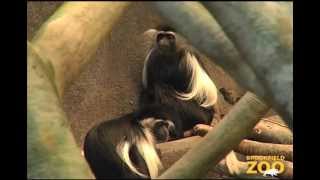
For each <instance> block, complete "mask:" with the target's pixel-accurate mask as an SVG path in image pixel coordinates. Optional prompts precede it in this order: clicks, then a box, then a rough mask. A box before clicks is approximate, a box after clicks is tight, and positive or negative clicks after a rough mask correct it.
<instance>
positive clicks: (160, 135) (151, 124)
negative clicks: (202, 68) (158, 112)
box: [140, 117, 177, 143]
mask: <svg viewBox="0 0 320 180" xmlns="http://www.w3.org/2000/svg"><path fill="white" fill-rule="evenodd" d="M140 123H141V125H142V126H143V127H144V128H149V129H150V130H151V131H152V133H153V135H154V138H155V140H156V141H157V143H162V142H167V141H169V140H172V139H175V138H177V131H176V127H175V125H174V123H173V122H172V121H171V120H164V119H156V118H153V117H151V118H146V119H144V120H142V121H141V122H140Z"/></svg>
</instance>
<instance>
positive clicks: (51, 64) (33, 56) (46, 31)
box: [27, 2, 128, 179]
mask: <svg viewBox="0 0 320 180" xmlns="http://www.w3.org/2000/svg"><path fill="white" fill-rule="evenodd" d="M127 5H128V3H126V2H68V3H65V4H64V5H62V7H61V8H59V9H58V10H57V12H55V14H54V15H53V16H52V17H50V18H49V20H48V21H47V22H46V23H45V24H44V25H43V26H42V27H41V28H40V30H39V31H38V33H37V34H36V36H35V37H34V39H33V40H32V42H31V43H29V42H27V45H28V61H27V72H28V73H27V77H28V81H27V84H28V88H27V131H28V134H27V141H28V145H27V167H28V168H27V176H28V178H32V179H33V178H41V179H42V178H44V179H48V178H51V179H61V178H62V179H92V178H93V175H92V174H91V172H90V170H89V168H88V165H87V163H86V161H85V159H84V158H83V157H82V156H81V152H80V149H79V147H78V146H77V145H76V143H75V140H74V137H73V135H72V133H71V131H70V127H69V125H68V121H67V117H66V115H65V113H64V111H63V109H62V102H61V101H62V96H63V91H64V88H65V87H66V85H67V84H68V83H69V82H70V81H71V80H72V78H73V77H74V76H77V75H78V73H79V72H80V70H81V69H82V67H83V66H84V65H85V64H87V63H88V62H89V61H90V60H91V59H92V58H91V56H92V55H93V54H94V53H95V51H96V48H97V47H98V45H99V42H100V40H101V39H102V38H103V37H104V36H105V35H106V34H108V33H110V31H111V28H112V26H113V24H114V23H115V22H116V20H117V19H118V18H119V17H120V16H121V14H122V13H123V12H124V10H125V8H126V7H127Z"/></svg>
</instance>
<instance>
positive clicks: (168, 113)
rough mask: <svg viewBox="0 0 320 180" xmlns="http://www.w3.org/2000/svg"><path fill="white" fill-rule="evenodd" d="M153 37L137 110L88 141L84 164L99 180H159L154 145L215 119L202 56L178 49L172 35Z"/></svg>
mask: <svg viewBox="0 0 320 180" xmlns="http://www.w3.org/2000/svg"><path fill="white" fill-rule="evenodd" d="M153 31H154V32H155V34H156V35H155V36H154V37H155V38H154V41H153V45H152V47H151V49H150V51H149V52H148V55H147V57H146V59H145V62H144V66H143V73H142V86H143V87H142V91H141V93H140V97H139V107H138V110H136V111H135V112H133V113H130V114H127V115H125V116H123V117H120V118H117V119H113V120H108V121H104V122H102V123H101V124H98V125H97V126H95V127H94V128H92V129H91V130H90V131H89V133H88V134H87V136H86V138H85V143H84V154H85V158H86V159H87V161H88V163H89V165H90V168H91V170H92V171H93V173H94V174H95V176H96V178H98V179H100V178H155V177H157V176H158V173H159V171H160V169H161V168H162V164H161V161H160V158H159V156H158V153H157V151H156V149H155V144H156V143H160V142H166V141H169V140H172V139H177V138H182V137H183V132H184V131H186V130H189V129H191V128H192V127H193V126H194V125H196V124H198V123H202V124H208V123H210V121H211V120H212V118H213V113H214V111H213V108H212V106H213V105H214V104H215V103H216V101H217V89H216V87H215V85H214V83H213V82H212V80H211V79H210V77H209V76H208V74H207V73H206V71H205V69H204V67H203V66H202V65H201V62H200V61H199V58H198V55H197V54H196V53H195V52H194V51H193V50H190V49H189V48H187V47H184V46H181V45H180V44H179V43H177V42H178V41H177V40H176V38H177V35H176V34H175V33H174V32H172V31H168V30H164V29H162V30H160V31H156V30H153Z"/></svg>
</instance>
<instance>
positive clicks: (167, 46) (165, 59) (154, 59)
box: [143, 31, 191, 92]
mask: <svg viewBox="0 0 320 180" xmlns="http://www.w3.org/2000/svg"><path fill="white" fill-rule="evenodd" d="M186 53H187V50H186V49H185V48H182V47H181V46H180V45H179V43H178V42H177V40H176V34H175V33H173V32H171V31H158V32H157V33H156V36H155V38H154V43H153V46H152V48H151V50H150V51H149V54H148V56H147V58H146V60H145V64H144V69H143V85H144V87H147V86H148V87H153V85H154V84H165V85H168V86H171V87H172V88H174V89H175V90H177V91H181V92H184V91H186V89H187V88H188V84H189V81H190V77H191V72H190V71H188V70H187V68H186V67H185V66H186V63H185V62H184V61H185V58H186Z"/></svg>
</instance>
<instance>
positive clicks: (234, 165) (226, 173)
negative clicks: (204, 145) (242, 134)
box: [157, 136, 293, 179]
mask: <svg viewBox="0 0 320 180" xmlns="http://www.w3.org/2000/svg"><path fill="white" fill-rule="evenodd" d="M201 138H202V137H200V136H192V137H188V138H183V139H179V140H175V141H170V142H166V143H161V144H157V149H158V150H159V152H160V153H161V161H162V163H163V165H164V169H163V171H165V170H166V169H168V168H169V167H170V166H171V165H172V164H174V163H175V162H176V161H178V160H179V159H180V158H181V157H182V156H183V155H184V154H185V153H186V152H188V150H190V149H191V148H192V147H194V146H196V144H197V143H199V142H200V141H201ZM234 154H236V155H237V156H238V157H241V159H246V158H245V155H243V154H240V153H237V152H234ZM227 161H228V163H227ZM268 162H270V163H272V161H268ZM282 162H283V163H284V165H285V172H284V173H282V174H280V175H279V177H280V178H284V179H288V178H292V171H293V163H292V162H289V161H282ZM248 167H249V166H248V163H247V162H245V161H243V160H238V159H237V158H235V157H234V156H233V155H232V154H231V153H229V154H228V155H227V156H226V157H225V158H224V159H222V160H221V161H220V162H219V163H218V164H217V165H216V166H211V167H210V170H209V173H208V174H207V175H206V178H212V177H213V176H214V178H230V177H239V178H258V179H261V178H264V179H270V177H264V176H262V174H256V175H248V174H247V170H248ZM160 174H161V173H160ZM217 174H219V175H220V177H219V176H218V177H217Z"/></svg>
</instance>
